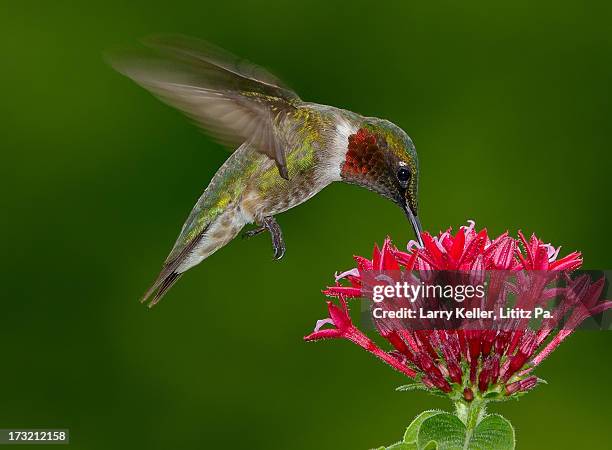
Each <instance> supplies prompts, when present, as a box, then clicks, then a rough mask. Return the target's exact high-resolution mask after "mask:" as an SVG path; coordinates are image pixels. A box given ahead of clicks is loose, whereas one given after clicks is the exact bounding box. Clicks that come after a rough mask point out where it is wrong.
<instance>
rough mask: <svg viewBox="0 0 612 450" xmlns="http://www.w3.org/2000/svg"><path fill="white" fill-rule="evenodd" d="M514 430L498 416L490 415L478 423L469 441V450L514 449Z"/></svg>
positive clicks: (505, 420)
mask: <svg viewBox="0 0 612 450" xmlns="http://www.w3.org/2000/svg"><path fill="white" fill-rule="evenodd" d="M514 442H515V441H514V428H513V427H512V425H511V424H510V422H509V421H508V420H507V419H505V418H504V417H502V416H500V415H499V414H490V415H488V416H486V417H485V418H484V419H482V420H481V421H480V423H479V424H478V426H477V427H476V429H475V430H474V433H473V434H472V436H471V438H470V440H469V446H468V447H467V448H468V449H470V450H488V449H492V448H494V449H495V450H512V449H514Z"/></svg>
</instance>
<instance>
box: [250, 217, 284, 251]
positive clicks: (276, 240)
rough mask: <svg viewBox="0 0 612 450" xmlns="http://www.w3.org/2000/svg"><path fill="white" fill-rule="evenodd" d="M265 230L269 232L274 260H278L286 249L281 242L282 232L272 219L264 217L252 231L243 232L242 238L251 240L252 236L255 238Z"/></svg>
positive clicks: (282, 241)
mask: <svg viewBox="0 0 612 450" xmlns="http://www.w3.org/2000/svg"><path fill="white" fill-rule="evenodd" d="M266 230H267V231H269V232H270V236H271V237H272V249H273V250H274V259H275V260H279V259H281V258H282V257H283V256H284V254H285V250H286V247H285V241H284V240H283V232H282V230H281V227H280V225H279V224H278V222H277V221H276V219H274V217H271V216H270V217H264V219H263V220H262V223H261V225H259V226H258V227H257V228H255V229H253V230H250V231H247V232H245V233H244V234H243V235H242V237H243V238H251V237H253V236H257V235H258V234H261V233H263V232H264V231H266Z"/></svg>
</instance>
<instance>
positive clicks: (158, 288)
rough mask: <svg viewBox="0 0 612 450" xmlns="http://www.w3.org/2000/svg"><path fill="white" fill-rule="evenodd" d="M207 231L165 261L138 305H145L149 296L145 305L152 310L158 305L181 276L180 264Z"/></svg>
mask: <svg viewBox="0 0 612 450" xmlns="http://www.w3.org/2000/svg"><path fill="white" fill-rule="evenodd" d="M207 229H208V227H206V228H205V229H204V230H202V231H201V232H200V233H199V234H198V235H197V236H196V237H195V238H193V239H192V240H191V241H190V242H189V244H187V245H186V246H185V247H184V248H183V249H182V250H181V251H180V252H179V253H178V254H177V255H176V256H174V257H172V258H170V259H169V260H168V261H166V263H165V264H164V267H163V268H162V270H161V272H160V274H159V275H158V276H157V278H156V280H155V281H154V282H153V284H152V285H151V287H150V288H149V289H148V290H147V292H145V294H144V295H143V296H142V298H141V299H140V303H147V302H148V301H149V298H151V296H153V298H152V299H151V301H150V302H149V303H148V305H147V306H148V307H149V308H152V307H153V306H155V305H156V304H157V303H159V301H160V300H161V299H162V297H163V296H164V295H166V292H168V291H169V290H170V288H171V287H172V286H173V285H174V283H176V282H177V281H178V280H179V278H180V277H181V275H183V272H179V270H178V269H179V267H180V265H181V263H182V262H183V261H185V259H186V258H187V257H188V256H189V255H190V254H191V252H192V251H193V250H194V249H195V248H196V246H197V245H198V243H199V242H200V241H201V240H202V237H203V236H204V233H205V232H206V230H207Z"/></svg>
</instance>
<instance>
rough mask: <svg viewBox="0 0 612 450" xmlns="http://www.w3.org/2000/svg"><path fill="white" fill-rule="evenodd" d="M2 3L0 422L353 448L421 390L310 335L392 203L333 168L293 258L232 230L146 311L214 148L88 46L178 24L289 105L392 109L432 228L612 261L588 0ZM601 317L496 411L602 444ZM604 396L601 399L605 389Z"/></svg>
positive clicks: (172, 442)
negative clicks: (328, 292) (145, 296)
mask: <svg viewBox="0 0 612 450" xmlns="http://www.w3.org/2000/svg"><path fill="white" fill-rule="evenodd" d="M400 3H405V2H397V4H391V3H386V2H374V3H372V2H362V1H359V2H337V3H332V2H330V1H320V0H319V1H315V2H312V1H310V2H287V3H276V2H272V1H269V2H265V1H264V2H242V3H241V2H236V1H233V2H214V3H208V2H206V1H193V2H187V1H173V2H162V1H157V0H149V1H146V2H144V1H139V2H130V3H129V4H128V3H126V2H124V1H117V0H108V1H104V2H101V1H100V2H66V1H57V2H16V1H14V2H11V1H9V2H4V4H3V6H2V8H1V13H0V29H1V30H2V35H3V39H1V40H0V54H1V55H2V60H3V64H2V69H1V70H0V82H1V84H2V86H3V87H4V89H3V93H2V100H1V101H0V111H1V113H2V116H1V117H2V125H0V127H1V130H2V132H1V139H2V144H1V145H2V149H3V152H2V164H1V165H0V176H1V179H2V180H3V189H2V190H3V195H2V200H3V204H2V217H3V218H4V220H3V221H2V239H3V242H2V248H3V250H4V257H3V258H2V265H3V267H2V273H3V274H4V277H3V280H4V281H3V294H2V297H3V304H4V310H3V314H2V318H3V321H2V327H1V334H0V342H2V354H3V370H2V375H1V378H0V382H1V384H2V386H3V389H2V391H3V392H2V402H1V405H2V406H1V407H0V427H1V428H8V427H65V428H70V430H71V433H72V443H71V446H72V448H78V449H87V450H94V449H103V450H106V449H110V448H113V449H119V448H125V449H134V448H147V449H162V448H163V449H167V448H181V449H195V448H248V449H265V450H269V449H296V450H301V449H304V450H313V449H366V448H369V447H373V446H375V445H379V444H385V443H387V444H388V443H391V442H393V441H395V440H397V439H399V438H400V436H401V434H402V432H403V428H404V426H405V425H407V424H408V423H409V421H410V420H411V419H412V418H413V416H415V415H416V414H417V413H418V412H420V411H421V410H423V409H427V408H434V407H438V408H448V407H449V406H450V405H449V404H447V403H446V402H445V401H444V400H442V399H438V398H434V397H429V396H427V395H425V394H420V393H396V392H394V387H395V386H397V385H400V384H403V383H404V382H405V380H404V379H403V377H402V376H401V375H399V374H397V373H395V372H394V371H393V370H391V369H390V368H388V367H386V366H384V365H383V364H381V363H379V362H378V361H376V360H374V359H373V358H372V357H370V356H369V355H367V354H366V353H365V352H363V351H362V350H360V349H358V348H356V347H355V346H352V345H351V344H349V343H346V342H326V343H318V344H305V343H303V342H302V335H304V334H306V333H307V332H309V331H310V330H311V329H312V327H313V325H314V322H315V321H316V319H319V318H321V317H324V316H325V308H324V301H323V298H322V296H321V295H320V293H319V292H320V289H321V288H322V287H323V286H324V285H325V284H326V283H329V282H330V281H331V280H332V275H333V272H334V271H335V270H339V269H345V268H349V267H352V261H351V255H352V254H353V253H361V254H368V253H369V252H370V249H371V246H372V244H373V242H374V241H378V242H380V241H382V239H383V238H384V237H385V236H386V235H387V234H390V235H391V236H392V237H393V238H394V239H395V240H396V241H397V242H398V243H402V242H406V241H407V240H409V239H412V234H411V231H410V228H409V225H408V223H407V222H406V220H405V218H404V217H403V215H402V213H401V212H400V211H399V210H398V209H397V208H395V207H394V206H393V205H391V204H389V203H388V202H386V201H384V200H382V199H380V198H378V197H377V196H375V195H374V194H371V193H368V192H365V191H363V190H359V189H357V188H356V187H352V186H344V185H334V186H331V187H329V188H328V189H326V190H325V191H323V192H322V193H321V194H320V195H318V196H317V197H316V198H314V199H313V200H311V201H309V202H308V203H307V204H305V205H303V206H300V207H298V208H296V209H295V210H292V211H290V212H288V213H286V214H284V215H282V216H280V218H279V222H280V224H281V225H282V226H283V228H284V232H285V236H286V241H287V245H288V252H287V255H286V257H285V259H284V260H283V261H282V262H280V263H274V262H272V261H271V248H270V243H269V240H268V239H267V238H263V237H262V238H258V239H254V240H252V241H250V242H243V241H240V240H238V241H236V242H234V243H232V244H230V245H229V246H228V247H227V248H225V249H223V251H221V252H219V253H218V254H215V255H214V256H213V257H211V258H210V259H209V260H207V261H205V263H203V264H202V265H201V266H199V267H198V268H197V269H195V270H193V271H191V272H190V273H188V274H187V275H186V276H185V277H183V279H182V280H181V282H180V283H179V284H178V285H177V286H176V288H174V289H173V290H172V291H171V292H170V294H169V295H168V296H167V298H166V299H164V301H163V302H162V304H160V305H159V306H158V307H157V308H155V309H154V310H152V311H149V310H147V309H146V308H145V307H143V306H141V305H140V304H138V302H137V299H138V297H139V295H140V294H141V293H142V292H143V291H144V290H145V288H146V287H147V286H148V283H150V282H151V281H152V279H153V277H154V276H155V275H156V273H157V270H158V269H159V267H160V264H161V262H162V261H163V259H164V257H165V256H166V253H167V251H168V250H169V248H170V247H171V245H172V243H173V240H174V238H175V237H176V234H177V233H178V231H179V228H180V226H181V224H182V223H183V220H184V219H185V217H186V215H187V213H188V212H189V210H190V208H191V206H192V205H193V203H194V202H195V200H196V198H197V197H198V196H199V195H200V193H201V191H202V190H203V188H204V187H205V186H206V184H207V182H208V181H209V180H210V178H211V176H212V175H213V173H214V172H215V170H216V169H217V168H218V167H219V165H220V164H221V163H222V162H223V160H224V158H226V157H227V153H226V152H225V151H224V150H223V149H221V148H220V147H219V146H218V145H216V144H213V143H212V142H211V141H210V140H209V139H207V138H206V137H204V136H202V135H201V134H200V133H199V132H198V130H197V129H196V128H195V127H193V126H191V125H190V124H189V123H188V122H187V121H186V120H185V119H184V118H183V117H182V116H181V115H180V114H179V113H177V112H175V111H173V110H171V109H170V108H168V107H166V106H164V105H162V104H161V103H160V102H158V101H157V100H155V99H154V98H152V97H151V96H150V95H149V94H147V93H146V92H145V91H144V90H142V89H140V88H138V87H137V86H135V85H134V84H133V83H131V82H130V81H129V80H127V79H125V78H122V77H121V76H120V75H118V74H117V73H114V72H113V71H112V70H111V69H110V68H109V67H108V66H106V65H105V63H104V62H103V59H102V53H103V51H105V50H108V49H113V48H116V47H124V46H126V45H128V46H129V45H132V44H134V43H135V42H136V40H137V39H138V38H140V37H142V36H145V35H147V34H150V33H157V32H179V33H183V34H188V35H192V36H196V37H201V38H205V39H208V40H210V41H212V42H214V43H217V44H218V45H220V46H223V47H226V48H228V49H229V50H231V51H233V52H234V53H237V54H239V55H243V56H245V57H247V58H249V59H250V60H252V61H255V62H257V63H259V64H262V65H264V66H267V67H268V68H270V69H271V70H272V71H273V72H275V73H276V74H278V75H279V76H281V77H282V78H284V79H285V80H286V81H287V83H288V84H290V85H291V86H293V87H294V88H295V89H296V91H297V92H298V93H299V94H300V95H301V96H302V98H304V99H307V100H311V101H316V102H320V103H326V104H331V105H336V106H341V107H344V108H347V109H352V110H355V111H357V112H361V113H363V114H367V115H372V116H380V117H384V118H388V119H390V120H392V121H393V122H395V123H397V124H398V125H400V126H401V127H403V128H404V129H405V130H406V131H407V132H408V133H409V134H410V136H411V137H412V138H413V139H414V141H415V143H416V146H417V149H418V151H419V154H420V158H421V171H422V176H421V213H420V215H421V218H422V221H423V225H424V227H425V228H426V229H429V230H431V231H438V230H439V229H444V228H446V227H448V226H451V225H452V226H454V227H455V228H456V227H457V226H459V225H461V224H463V223H465V221H466V219H475V220H476V221H477V223H478V225H480V226H487V227H488V229H489V230H490V231H491V232H492V233H493V234H498V233H500V232H502V231H504V230H506V229H509V230H510V231H511V232H513V233H514V232H516V230H517V229H518V228H522V229H523V230H524V231H526V232H532V231H536V232H537V233H538V234H539V235H540V236H541V237H542V238H543V239H545V240H546V241H551V242H552V243H554V244H557V245H558V244H563V245H564V249H565V251H571V250H573V249H580V250H582V251H583V253H584V257H585V266H586V267H589V268H607V267H610V266H611V264H610V256H609V252H610V250H611V246H610V244H609V243H608V242H607V240H606V235H605V233H606V232H607V230H608V227H609V221H610V213H609V200H608V195H609V191H610V189H609V183H610V182H609V178H608V177H609V174H610V162H611V160H612V156H611V153H610V150H609V142H610V140H611V138H612V127H611V126H610V122H611V119H612V101H611V93H610V85H611V82H612V31H611V29H610V21H611V20H612V14H611V11H610V7H609V6H608V5H606V3H605V2H601V4H596V3H591V4H589V2H586V3H585V2H583V3H575V4H574V3H572V4H570V3H569V2H567V3H563V4H560V3H559V2H547V3H539V4H538V5H534V4H533V2H512V3H511V5H508V6H492V5H491V4H490V2H472V3H471V4H470V5H469V6H468V5H462V6H459V5H458V4H457V2H436V4H435V5H434V4H431V3H432V2H427V4H426V3H425V2H423V3H420V4H414V3H405V4H404V5H403V6H399V5H400ZM611 344H612V334H610V333H595V332H589V333H587V332H584V333H579V334H577V335H575V336H573V337H571V338H570V339H568V341H567V343H565V344H564V345H563V346H562V347H560V348H559V349H558V351H556V352H555V354H553V356H552V357H551V358H550V359H549V360H547V361H546V362H545V363H544V364H543V365H542V367H541V369H540V370H539V371H538V375H539V376H541V377H542V378H545V379H546V380H547V381H548V382H549V384H548V385H546V386H543V387H541V388H538V389H537V390H536V391H535V392H533V393H532V394H530V395H528V396H527V397H525V398H524V399H523V400H521V402H520V403H519V402H510V403H508V404H504V405H500V406H496V407H494V408H493V409H494V410H495V411H496V412H500V413H502V414H504V415H505V416H506V417H507V418H508V419H510V420H511V421H512V422H513V424H514V425H515V426H516V429H517V438H518V448H521V449H541V448H559V449H561V448H567V449H574V448H602V447H603V446H605V444H603V443H605V442H607V441H608V438H607V437H606V436H604V435H603V431H605V430H607V429H608V427H609V424H610V421H611V419H612V414H611V412H610V406H609V404H608V398H607V397H605V396H603V395H602V392H604V393H605V392H606V390H605V389H603V388H604V387H605V386H607V384H608V383H607V382H608V380H609V374H610V372H611V370H612V362H611V359H610V356H611V352H610V345H611ZM604 395H606V394H604Z"/></svg>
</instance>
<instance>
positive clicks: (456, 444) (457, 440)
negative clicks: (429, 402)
mask: <svg viewBox="0 0 612 450" xmlns="http://www.w3.org/2000/svg"><path fill="white" fill-rule="evenodd" d="M466 431H467V430H466V428H465V425H464V424H463V422H461V420H459V418H458V417H457V416H455V415H453V414H449V413H440V414H436V415H434V416H431V417H429V418H427V419H425V420H424V421H423V423H422V424H421V427H420V429H419V433H418V438H417V448H418V449H419V450H422V449H426V448H427V449H429V448H432V449H438V450H463V448H464V443H465V439H466Z"/></svg>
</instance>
